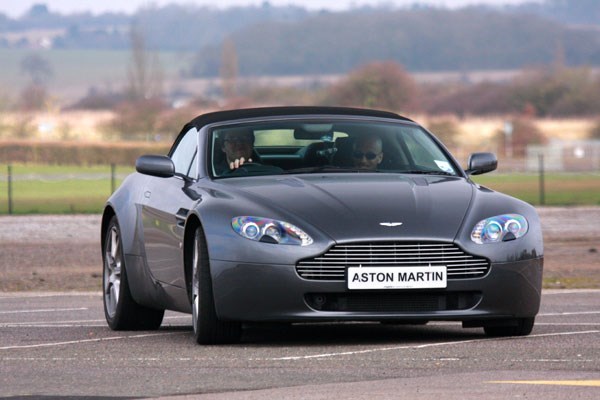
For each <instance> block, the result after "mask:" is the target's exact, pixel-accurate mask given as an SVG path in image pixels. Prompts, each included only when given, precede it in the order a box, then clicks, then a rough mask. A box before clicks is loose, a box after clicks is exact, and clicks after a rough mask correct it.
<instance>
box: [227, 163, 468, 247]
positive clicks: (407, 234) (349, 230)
mask: <svg viewBox="0 0 600 400" xmlns="http://www.w3.org/2000/svg"><path fill="white" fill-rule="evenodd" d="M221 183H222V184H223V185H227V186H228V187H229V188H230V189H233V190H232V191H229V192H230V193H232V192H233V193H237V196H236V197H238V196H240V197H243V198H245V200H247V201H252V202H255V203H257V204H259V205H260V206H262V207H264V208H266V209H270V210H274V211H275V212H276V213H277V214H282V216H281V217H277V218H287V220H288V222H292V223H296V224H298V226H299V227H301V228H303V229H307V228H305V224H306V223H308V224H310V225H311V226H313V227H315V228H317V229H319V230H320V231H321V232H322V233H325V234H327V235H329V236H330V237H331V238H332V239H334V240H336V241H340V240H343V241H346V240H368V239H379V240H386V239H387V240H393V239H402V240H406V239H414V240H452V239H454V237H455V236H456V235H457V233H458V230H459V229H460V226H461V224H462V221H463V219H464V216H465V213H466V212H467V209H468V207H469V204H470V201H471V198H472V196H473V185H472V184H471V183H469V182H468V181H466V180H465V179H463V178H457V177H441V176H428V177H422V176H409V175H399V174H377V175H375V174H322V175H299V176H294V177H277V178H273V177H268V178H267V177H256V178H252V179H248V178H245V179H228V180H226V181H225V180H223V181H221ZM239 200H242V199H239ZM242 203H243V201H242ZM242 203H240V204H242ZM289 214H291V216H292V220H290V218H289V217H288V215H289ZM257 216H262V217H275V216H274V215H257Z"/></svg>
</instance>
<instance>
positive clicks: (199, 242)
mask: <svg viewBox="0 0 600 400" xmlns="http://www.w3.org/2000/svg"><path fill="white" fill-rule="evenodd" d="M191 297H192V299H191V300H192V325H193V326H194V338H195V340H196V343H198V344H226V343H238V342H239V341H240V339H241V335H242V325H241V323H239V322H229V321H228V322H223V321H219V319H218V318H217V312H216V310H215V301H214V296H213V289H212V278H211V275H210V265H209V261H208V251H207V249H206V238H205V236H204V231H203V230H202V228H201V227H198V228H197V229H196V232H195V234H194V248H193V256H192V296H191Z"/></svg>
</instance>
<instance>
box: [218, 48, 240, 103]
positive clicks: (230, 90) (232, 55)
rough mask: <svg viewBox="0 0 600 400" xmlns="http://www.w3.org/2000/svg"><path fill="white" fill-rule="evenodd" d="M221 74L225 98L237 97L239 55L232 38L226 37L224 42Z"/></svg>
mask: <svg viewBox="0 0 600 400" xmlns="http://www.w3.org/2000/svg"><path fill="white" fill-rule="evenodd" d="M220 75H221V84H222V88H223V97H224V98H225V99H231V98H233V97H235V95H236V88H237V76H238V57H237V51H236V49H235V43H234V41H233V40H231V38H228V39H225V41H224V42H223V49H222V52H221V68H220Z"/></svg>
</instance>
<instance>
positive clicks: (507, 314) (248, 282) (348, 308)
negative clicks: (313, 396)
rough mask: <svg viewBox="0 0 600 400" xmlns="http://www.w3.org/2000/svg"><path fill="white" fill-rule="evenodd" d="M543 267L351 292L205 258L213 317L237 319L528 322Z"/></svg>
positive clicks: (285, 270) (288, 273)
mask: <svg viewBox="0 0 600 400" xmlns="http://www.w3.org/2000/svg"><path fill="white" fill-rule="evenodd" d="M542 270H543V257H540V258H535V259H530V260H524V261H518V262H511V263H496V264H494V263H492V265H491V268H490V271H489V273H488V274H487V275H486V276H484V277H481V278H476V279H462V280H449V281H448V285H447V287H446V288H445V289H429V290H414V289H410V290H374V291H373V290H370V291H364V290H360V291H352V290H349V289H347V286H346V282H327V281H311V280H306V279H303V278H301V277H300V276H299V275H298V274H297V273H296V269H295V266H293V265H259V264H249V263H248V264H242V263H234V262H227V261H221V260H211V272H212V279H213V293H214V298H215V307H216V311H217V315H218V318H219V319H221V320H232V321H243V322H258V321H281V322H309V321H315V322H318V321H331V320H402V319H406V320H453V321H470V320H485V319H501V318H528V317H534V316H535V315H536V314H537V312H538V310H539V306H540V298H541V285H542ZM323 296H324V298H323Z"/></svg>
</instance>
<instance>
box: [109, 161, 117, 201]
mask: <svg viewBox="0 0 600 400" xmlns="http://www.w3.org/2000/svg"><path fill="white" fill-rule="evenodd" d="M116 175H117V166H116V165H115V164H114V163H113V164H110V193H111V194H112V193H114V192H115V189H116V186H117V176H116Z"/></svg>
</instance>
